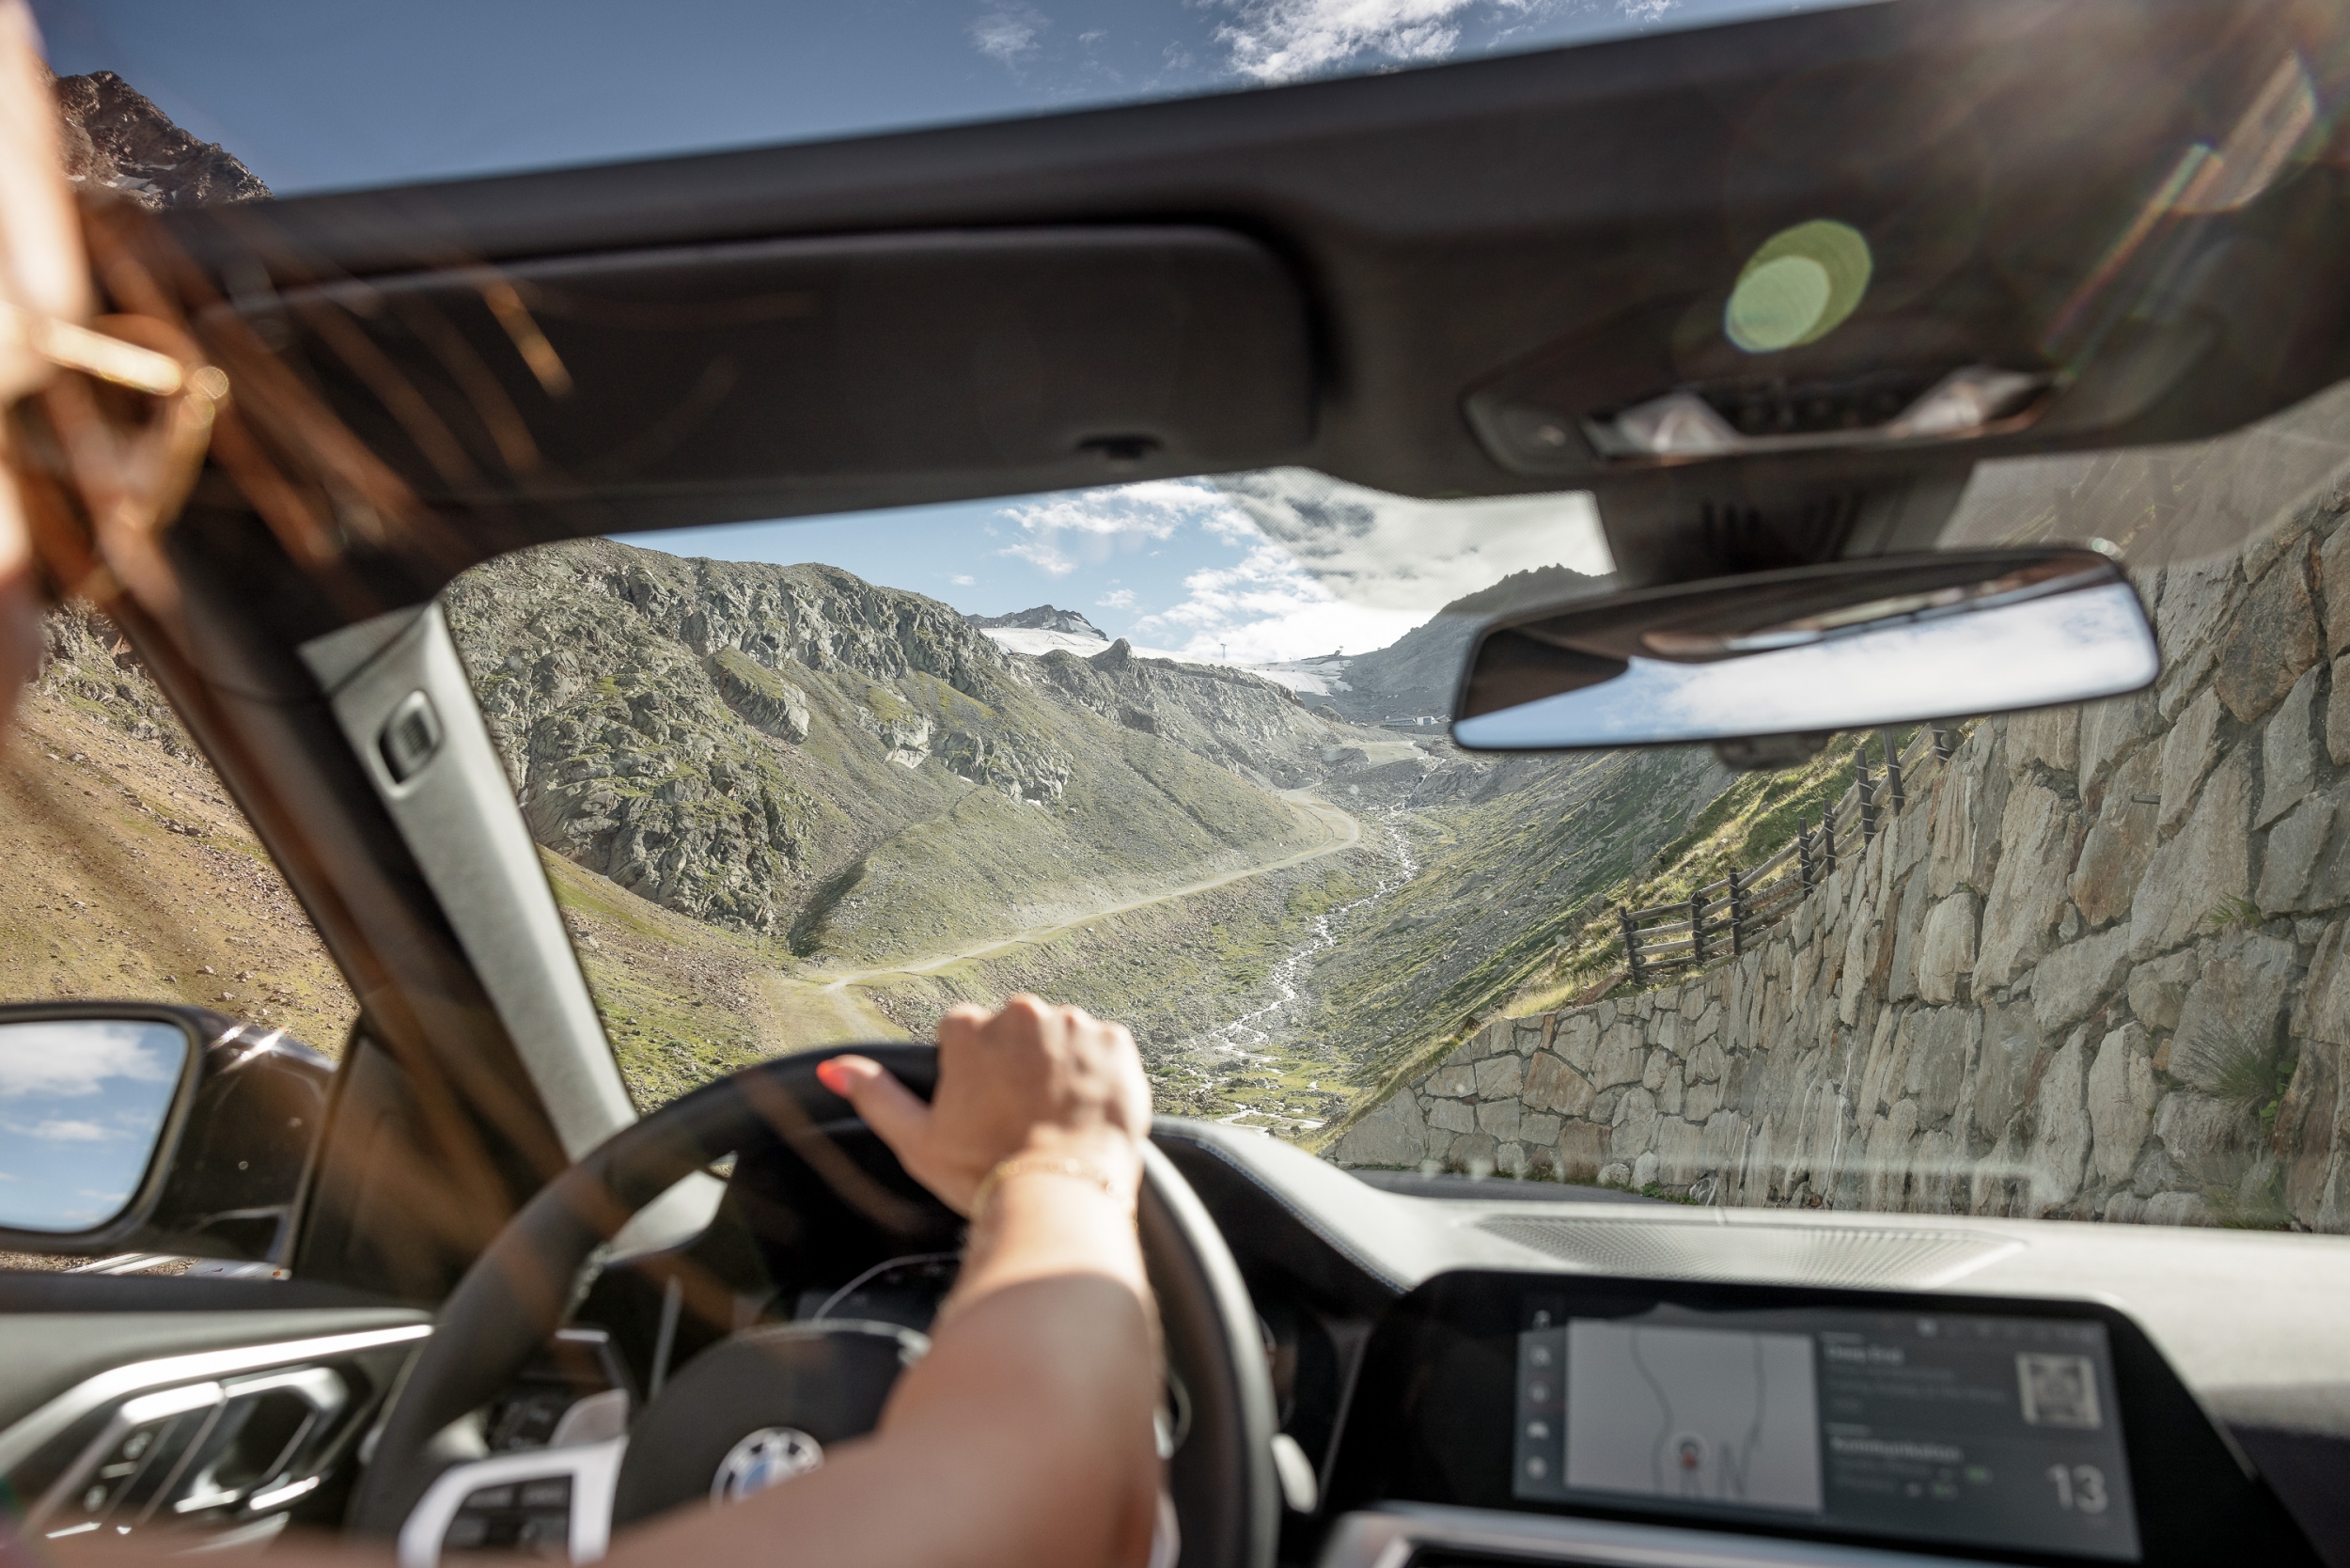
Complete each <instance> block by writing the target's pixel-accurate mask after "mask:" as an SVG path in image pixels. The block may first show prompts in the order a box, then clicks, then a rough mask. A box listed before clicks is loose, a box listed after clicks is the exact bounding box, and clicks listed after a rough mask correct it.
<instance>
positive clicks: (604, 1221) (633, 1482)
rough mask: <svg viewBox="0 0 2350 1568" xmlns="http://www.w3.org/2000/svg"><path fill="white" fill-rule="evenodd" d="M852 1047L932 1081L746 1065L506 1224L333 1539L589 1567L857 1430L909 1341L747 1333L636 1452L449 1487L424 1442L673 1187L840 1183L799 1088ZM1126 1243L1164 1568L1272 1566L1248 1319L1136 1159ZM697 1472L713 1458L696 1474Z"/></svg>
mask: <svg viewBox="0 0 2350 1568" xmlns="http://www.w3.org/2000/svg"><path fill="white" fill-rule="evenodd" d="M849 1051H854V1052H856V1053H857V1054H859V1055H862V1056H867V1057H870V1058H873V1059H874V1060H876V1061H878V1062H880V1063H881V1064H882V1065H883V1066H884V1067H885V1068H887V1069H888V1070H889V1071H890V1072H891V1073H893V1074H896V1075H897V1076H898V1077H899V1079H900V1080H901V1081H902V1082H904V1083H905V1084H906V1085H907V1087H909V1088H911V1089H912V1090H915V1092H917V1093H918V1094H921V1095H924V1096H926V1097H927V1096H928V1095H929V1094H930V1093H931V1091H932V1088H933V1087H934V1086H935V1084H936V1082H937V1074H938V1056H937V1051H936V1049H935V1048H934V1047H932V1046H929V1045H905V1044H890V1045H844V1046H837V1047H833V1048H830V1049H827V1050H823V1051H811V1052H807V1053H806V1054H804V1055H798V1056H791V1057H782V1058H776V1059H775V1060H772V1061H765V1062H761V1063H760V1064H758V1065H757V1066H754V1067H747V1068H744V1070H742V1071H741V1072H738V1073H734V1074H729V1076H727V1077H725V1078H721V1079H719V1080H717V1081H716V1082H714V1083H711V1084H707V1085H705V1086H703V1087H702V1088H700V1089H697V1090H694V1091H693V1092H692V1093H690V1094H687V1095H684V1096H683V1097H682V1098H680V1099H678V1100H675V1101H672V1102H671V1103H670V1104H668V1105H665V1106H663V1107H662V1108H661V1109H659V1110H657V1111H654V1112H653V1113H652V1114H650V1116H647V1117H645V1118H644V1119H642V1120H641V1121H637V1122H635V1124H633V1125H631V1126H628V1127H625V1128H623V1129H622V1130H620V1131H619V1132H618V1133H615V1134H614V1135H613V1136H612V1137H609V1138H607V1139H606V1140H605V1141H604V1142H603V1144H602V1145H600V1146H599V1147H598V1148H596V1149H595V1150H594V1151H592V1152H589V1153H588V1154H587V1156H586V1157H584V1158H583V1159H581V1160H580V1161H579V1163H578V1164H576V1165H574V1166H572V1168H570V1169H568V1170H566V1171H564V1172H563V1173H562V1174H561V1175H560V1176H557V1177H556V1179H555V1180H554V1181H553V1182H551V1183H549V1184H547V1185H546V1186H545V1187H544V1188H542V1189H541V1190H540V1192H539V1194H538V1195H537V1196H536V1197H534V1198H533V1199H531V1200H530V1201H529V1202H528V1203H526V1204H525V1205H524V1207H523V1209H522V1211H521V1212H520V1213H518V1214H517V1215H515V1216H514V1217H513V1219H512V1220H510V1221H509V1223H508V1224H507V1226H506V1228H505V1230H503V1231H500V1232H499V1233H498V1235H497V1237H496V1239H495V1240H494V1241H493V1242H492V1243H491V1244H490V1247H489V1248H488V1249H487V1250H486V1251H484V1252H483V1253H482V1254H481V1256H480V1257H479V1258H478V1259H477V1260H476V1261H475V1262H474V1264H473V1266H472V1267H471V1268H470V1269H468V1270H467V1271H466V1272H465V1276H464V1278H462V1279H461V1280H460V1281H459V1282H458V1285H457V1288H456V1290H455V1291H454V1292H452V1293H451V1294H450V1295H449V1297H448V1299H447V1300H446V1302H444V1303H443V1304H442V1307H441V1310H440V1313H439V1315H438V1317H437V1318H436V1319H435V1321H434V1325H433V1332H432V1335H431V1339H429V1340H427V1341H425V1344H424V1346H423V1348H422V1349H421V1350H420V1351H419V1352H418V1353H417V1356H416V1358H415V1361H413V1362H412V1363H411V1364H410V1366H409V1369H408V1372H407V1375H406V1377H405V1378H404V1379H403V1380H402V1381H401V1383H400V1385H399V1388H397V1389H396V1390H395V1392H394V1395H393V1403H392V1405H391V1408H390V1410H389V1413H388V1414H387V1415H386V1416H385V1418H384V1421H383V1423H382V1425H381V1427H380V1428H379V1430H378V1433H377V1435H376V1438H375V1446H374V1452H373V1455H372V1457H371V1458H370V1459H369V1460H368V1465H367V1468H366V1470H365V1472H364V1473H363V1474H362V1476H361V1478H360V1481H359V1484H358V1487H357V1490H356V1493H355V1494H354V1496H353V1498H352V1507H351V1510H350V1513H349V1518H350V1529H352V1531H353V1532H354V1533H358V1534H367V1535H377V1536H386V1535H388V1536H397V1537H399V1544H400V1557H401V1560H402V1562H403V1564H410V1565H415V1564H420V1563H425V1562H430V1561H431V1560H433V1559H434V1558H435V1557H436V1556H437V1555H438V1553H439V1551H440V1549H441V1547H442V1546H443V1545H444V1544H446V1545H448V1546H449V1547H452V1548H454V1547H457V1546H461V1545H482V1544H505V1543H507V1542H512V1543H514V1544H523V1545H526V1546H532V1545H535V1546H538V1547H540V1548H541V1549H545V1548H551V1547H568V1549H569V1551H570V1552H571V1554H572V1556H573V1557H574V1559H575V1560H590V1559H592V1558H594V1557H597V1556H601V1555H602V1552H603V1545H604V1542H605V1540H606V1538H607V1537H608V1534H609V1531H610V1529H611V1525H612V1523H613V1522H614V1519H615V1517H616V1516H617V1517H618V1518H619V1519H620V1520H623V1521H625V1520H626V1519H628V1518H632V1517H637V1516H642V1515H643V1514H645V1513H651V1512H654V1511H656V1509H658V1508H661V1507H666V1506H674V1505H675V1504H679V1503H683V1502H686V1501H688V1500H692V1499H698V1498H701V1497H713V1498H715V1497H726V1496H733V1495H739V1493H740V1492H743V1491H747V1490H751V1489H755V1488H756V1486H757V1485H758V1484H759V1483H760V1482H762V1481H764V1480H766V1479H768V1478H770V1477H772V1476H774V1475H776V1474H778V1473H780V1474H784V1475H789V1474H791V1473H794V1471H795V1468H796V1467H798V1466H802V1465H804V1464H805V1463H806V1462H807V1459H806V1450H811V1449H812V1450H817V1451H821V1445H822V1444H823V1443H828V1442H833V1441H837V1440H839V1439H841V1438H845V1437H850V1436H855V1435H861V1434H862V1433H864V1432H868V1431H870V1430H871V1428H872V1425H873V1423H874V1422H875V1421H876V1420H877V1419H879V1416H880V1413H881V1404H882V1402H883V1400H884V1399H885V1398H886V1396H887V1392H888V1388H889V1386H890V1385H891V1384H892V1383H893V1382H894V1381H895V1379H896V1375H897V1372H898V1371H899V1370H900V1368H901V1366H902V1365H903V1364H904V1363H905V1362H907V1361H908V1360H910V1359H911V1358H913V1357H914V1356H918V1355H919V1354H920V1352H921V1350H922V1349H923V1348H924V1346H925V1344H926V1341H922V1339H921V1337H920V1336H918V1335H914V1334H912V1333H911V1332H910V1331H908V1330H903V1329H899V1328H895V1327H893V1326H891V1325H880V1324H869V1323H844V1324H824V1323H816V1324H810V1325H768V1326H766V1327H763V1328H753V1329H748V1330H744V1331H743V1332H740V1333H737V1334H735V1335H733V1336H731V1337H730V1338H729V1339H726V1340H722V1341H719V1342H718V1343H717V1344H715V1345H713V1346H712V1347H710V1348H709V1349H708V1350H706V1351H704V1352H703V1353H702V1354H701V1355H700V1356H697V1357H696V1358H695V1360H694V1361H692V1362H690V1363H688V1364H687V1365H686V1367H684V1368H683V1369H682V1370H681V1372H679V1374H678V1375H677V1376H675V1377H673V1378H672V1379H670V1380H669V1382H668V1383H667V1384H666V1387H664V1388H662V1390H661V1392H660V1393H659V1394H657V1395H656V1396H655V1397H654V1398H653V1399H652V1400H651V1401H650V1402H649V1403H648V1404H647V1405H646V1406H645V1408H644V1410H643V1411H642V1412H641V1413H640V1414H639V1416H638V1417H637V1419H636V1420H635V1423H634V1431H635V1434H637V1435H639V1437H640V1438H641V1439H642V1441H640V1442H639V1443H638V1444H637V1451H636V1452H635V1453H634V1454H632V1453H631V1451H630V1441H631V1440H630V1438H629V1437H626V1436H610V1435H604V1436H603V1437H602V1439H601V1440H600V1441H591V1442H588V1443H584V1444H578V1445H573V1446H572V1447H568V1448H553V1447H551V1448H548V1449H534V1450H518V1451H515V1452H511V1453H507V1454H500V1455H497V1456H495V1457H493V1458H491V1459H488V1460H480V1461H478V1462H476V1463H474V1464H471V1465H464V1466H461V1467H459V1468H456V1469H452V1467H451V1465H450V1461H449V1459H448V1457H447V1456H446V1453H444V1452H441V1451H439V1450H437V1449H436V1445H435V1439H436V1438H438V1437H440V1435H442V1433H443V1432H444V1431H445V1429H446V1428H447V1427H449V1425H450V1424H451V1423H452V1422H454V1421H456V1420H458V1419H460V1418H462V1417H463V1416H465V1415H466V1414H467V1413H469V1412H471V1411H473V1410H476V1409H478V1408H479V1407H480V1406H481V1405H483V1404H484V1403H487V1402H488V1401H489V1400H491V1399H492V1398H493V1396H495V1395H496V1394H497V1393H498V1392H499V1391H500V1390H501V1389H503V1388H506V1387H508V1386H509V1384H510V1383H511V1381H512V1380H513V1378H514V1377H515V1375H516V1374H517V1373H518V1372H521V1371H522V1370H523V1368H524V1366H525V1363H526V1362H528V1360H529V1359H530V1357H531V1356H533V1355H534V1354H535V1353H536V1352H537V1351H539V1350H540V1347H542V1346H543V1345H545V1344H546V1343H547V1341H548V1340H549V1339H550V1338H551V1337H552V1336H553V1335H554V1333H555V1331H556V1328H558V1327H559V1326H560V1325H561V1323H562V1320H563V1318H564V1316H565V1315H566V1314H567V1312H568V1310H569V1309H570V1307H571V1306H572V1302H573V1300H574V1299H575V1297H574V1293H573V1284H574V1281H575V1280H577V1279H579V1278H581V1271H582V1270H583V1269H584V1268H585V1267H587V1264H588V1263H589V1262H590V1260H591V1258H592V1257H593V1255H594V1253H595V1251H596V1248H597V1247H600V1246H602V1245H603V1243H605V1242H607V1241H609V1240H610V1239H611V1238H612V1237H613V1236H614V1235H615V1234H617V1233H618V1232H619V1230H620V1228H621V1226H622V1225H624V1224H625V1223H627V1221H628V1219H629V1218H630V1216H632V1215H635V1213H636V1212H637V1211H638V1210H640V1209H643V1208H644V1207H645V1206H646V1205H648V1204H650V1202H652V1201H653V1200H655V1199H657V1198H659V1197H660V1196H661V1195H662V1194H663V1193H664V1192H666V1191H667V1190H668V1189H669V1187H671V1186H672V1185H674V1184H676V1183H677V1182H678V1181H679V1180H680V1179H681V1178H682V1177H684V1176H686V1175H687V1174H689V1173H691V1172H693V1171H695V1170H698V1169H701V1168H704V1167H705V1166H707V1165H709V1164H710V1163H711V1162H712V1161H713V1160H717V1159H721V1158H723V1157H725V1156H726V1155H728V1154H731V1153H735V1152H738V1151H742V1150H745V1149H748V1148H751V1147H754V1146H756V1145H759V1144H760V1143H762V1142H766V1141H769V1140H772V1139H777V1138H780V1139H781V1140H782V1141H783V1142H784V1143H786V1144H787V1145H789V1146H790V1147H791V1148H792V1149H793V1150H794V1151H796V1152H800V1153H801V1154H802V1155H803V1157H804V1158H807V1160H808V1161H809V1163H810V1164H811V1165H812V1166H814V1167H815V1168H817V1169H819V1170H822V1169H823V1168H825V1167H826V1166H827V1165H828V1164H830V1165H835V1166H837V1164H838V1161H839V1160H841V1159H842V1158H844V1157H845V1155H844V1154H843V1153H842V1152H841V1151H840V1149H839V1148H838V1139H839V1138H840V1137H842V1136H843V1135H844V1134H847V1133H851V1132H854V1131H856V1130H858V1129H861V1128H862V1127H863V1122H862V1121H860V1119H859V1118H858V1117H857V1115H856V1113H855V1111H854V1109H853V1108H852V1107H851V1106H850V1105H849V1104H848V1102H847V1101H845V1100H843V1099H841V1098H840V1097H839V1096H838V1095H835V1094H834V1093H833V1092H832V1091H831V1090H827V1089H825V1088H824V1087H823V1084H821V1083H820V1082H818V1081H817V1077H816V1073H815V1069H816V1066H817V1064H818V1063H819V1062H821V1061H823V1060H824V1059H826V1058H829V1057H832V1056H837V1055H840V1054H842V1053H844V1052H849ZM1139 1225H1140V1232H1141V1241H1142V1253H1143V1259H1144V1262H1145V1263H1146V1265H1147V1266H1148V1268H1149V1271H1150V1276H1151V1283H1152V1289H1153V1291H1154V1292H1155V1293H1156V1294H1157V1297H1158V1303H1159V1314H1160V1320H1161V1324H1162V1326H1163V1330H1164V1335H1165V1341H1166V1347H1167V1361H1168V1364H1169V1367H1170V1369H1171V1371H1172V1372H1173V1373H1174V1379H1173V1381H1174V1382H1175V1384H1176V1385H1177V1387H1178V1388H1180V1389H1181V1390H1182V1392H1183V1394H1184V1395H1185V1396H1186V1399H1185V1402H1184V1403H1186V1404H1187V1406H1188V1408H1187V1410H1186V1411H1185V1412H1184V1415H1185V1417H1186V1418H1187V1419H1184V1421H1183V1429H1184V1430H1183V1435H1182V1438H1181V1441H1180V1443H1179V1444H1178V1446H1177V1447H1176V1450H1175V1453H1174V1455H1173V1458H1172V1460H1171V1462H1170V1465H1169V1475H1168V1491H1169V1494H1170V1495H1171V1497H1172V1498H1173V1504H1174V1510H1175V1515H1176V1520H1177V1523H1178V1525H1179V1527H1180V1539H1181V1542H1182V1554H1181V1557H1180V1559H1179V1561H1180V1563H1181V1565H1182V1568H1272V1564H1273V1560H1274V1549H1275V1544H1276V1537H1277V1531H1278V1527H1279V1518H1280V1507H1281V1503H1280V1491H1279V1482H1278V1479H1277V1472H1276V1470H1275V1468H1274V1458H1273V1449H1272V1443H1273V1436H1274V1432H1275V1429H1276V1422H1275V1418H1274V1396H1273V1388H1272V1382H1271V1379H1270V1377H1269V1375H1268V1374H1267V1372H1266V1368H1265V1362H1264V1353H1263V1345H1262V1341H1261V1336H1260V1329H1259V1326H1258V1321H1257V1316H1256V1310H1255V1308H1254V1306H1253V1305H1252V1304H1251V1302H1250V1300H1249V1297H1248V1293H1247V1289H1246V1286H1245V1285H1244V1284H1243V1283H1242V1281H1241V1277H1240V1270H1239V1268H1238V1266H1237V1265H1236V1264H1235V1263H1234V1262H1233V1261H1232V1255H1231V1253H1230V1250H1229V1249H1228V1248H1227V1247H1225V1245H1224V1238H1223V1236H1222V1235H1221V1234H1220V1233H1219V1232H1218V1231H1217V1230H1216V1228H1215V1224H1214V1221H1213V1220H1212V1219H1211V1218H1210V1217H1209V1215H1208V1213H1207V1210H1206V1209H1205V1208H1204V1207H1203V1206H1202V1205H1201V1203H1200V1201H1199V1197H1198V1195H1197V1194H1195V1193H1194V1192H1193V1191H1192V1189H1191V1186H1190V1184H1188V1183H1186V1182H1185V1181H1184V1180H1183V1176H1182V1175H1181V1173H1179V1172H1178V1171H1177V1170H1176V1169H1175V1168H1174V1166H1173V1165H1171V1164H1170V1163H1169V1162H1168V1161H1167V1156H1166V1155H1164V1154H1162V1153H1161V1152H1159V1151H1158V1150H1157V1149H1155V1148H1152V1147H1151V1146H1149V1145H1147V1144H1146V1145H1145V1146H1144V1148H1143V1183H1142V1195H1141V1203H1140V1209H1139ZM704 1368H707V1369H708V1370H705V1371H703V1372H700V1373H699V1374H698V1375H697V1369H704ZM819 1427H821V1428H823V1429H824V1430H822V1431H817V1430H813V1429H814V1428H819ZM655 1434H658V1435H659V1441H655V1440H654V1435H655ZM558 1435H559V1434H558ZM795 1445H798V1447H795ZM711 1454H721V1455H723V1456H724V1457H723V1459H722V1460H721V1461H720V1462H719V1464H718V1465H717V1466H716V1470H715V1473H712V1472H711V1470H710V1469H709V1457H708V1456H709V1455H711ZM558 1478H559V1480H560V1482H561V1485H562V1491H561V1493H560V1496H559V1497H558V1495H557V1493H556V1491H555V1490H554V1488H555V1487H556V1484H557V1480H558ZM534 1488H535V1489H536V1490H535V1494H534ZM534 1495H535V1497H536V1503H535V1505H534V1503H533V1497H534ZM616 1501H617V1505H618V1506H617V1507H616ZM1163 1506H1164V1505H1163ZM485 1531H486V1532H487V1534H486V1535H485V1533H484V1532H485ZM452 1532H459V1533H452Z"/></svg>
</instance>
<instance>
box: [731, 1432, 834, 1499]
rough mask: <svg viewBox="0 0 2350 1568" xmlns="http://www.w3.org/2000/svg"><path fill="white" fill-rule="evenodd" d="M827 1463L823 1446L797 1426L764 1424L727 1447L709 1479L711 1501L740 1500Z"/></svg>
mask: <svg viewBox="0 0 2350 1568" xmlns="http://www.w3.org/2000/svg"><path fill="white" fill-rule="evenodd" d="M823 1463H824V1445H823V1444H822V1443H819V1442H818V1441H817V1440H816V1439H815V1438H813V1437H810V1436H809V1435H807V1433H805V1432H802V1431H801V1430H799V1428H797V1427H790V1426H762V1427H760V1429H759V1430H758V1431H757V1432H754V1433H752V1434H751V1435H749V1436H747V1437H745V1438H744V1439H743V1440H742V1441H741V1442H739V1443H737V1444H735V1445H734V1447H732V1448H730V1449H729V1450H727V1456H726V1458H724V1459H722V1460H720V1461H719V1462H718V1473H717V1474H716V1475H714V1476H713V1477H711V1479H710V1500H711V1501H712V1502H714V1503H729V1502H741V1501H742V1500H743V1499H744V1497H750V1496H751V1495H752V1494H754V1493H758V1492H764V1491H765V1490H767V1488H769V1487H770V1486H775V1485H778V1484H780V1483H781V1482H787V1481H790V1480H791V1478H792V1477H793V1476H804V1475H806V1474H807V1472H808V1471H810V1470H813V1469H817V1468H819V1467H820V1466H823Z"/></svg>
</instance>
